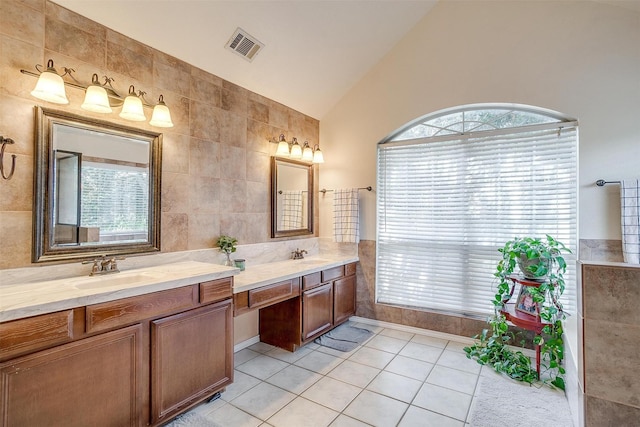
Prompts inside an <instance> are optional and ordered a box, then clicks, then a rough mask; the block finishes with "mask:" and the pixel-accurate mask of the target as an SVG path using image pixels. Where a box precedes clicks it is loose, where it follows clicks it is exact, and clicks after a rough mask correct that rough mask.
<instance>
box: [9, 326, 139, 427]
mask: <svg viewBox="0 0 640 427" xmlns="http://www.w3.org/2000/svg"><path fill="white" fill-rule="evenodd" d="M142 335H143V333H142V325H140V324H138V325H133V326H129V327H126V328H122V329H118V330H115V331H110V332H106V333H104V334H100V335H96V336H93V337H90V338H86V339H83V340H79V341H75V342H71V343H69V344H64V345H60V346H58V347H54V348H51V349H47V350H42V351H38V352H36V353H33V354H30V355H27V356H22V357H18V358H16V359H12V360H10V361H8V362H4V363H2V364H0V390H1V391H0V394H1V396H2V397H1V403H0V405H1V406H0V424H1V425H2V426H6V427H9V426H11V427H21V426H24V427H29V426H49V425H64V426H65V427H72V426H78V427H86V426H138V425H140V421H141V420H140V410H141V407H140V403H141V401H142V394H143V392H144V391H143V387H142V377H141V373H142V364H143V357H142V354H143V345H142Z"/></svg>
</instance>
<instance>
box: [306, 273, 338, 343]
mask: <svg viewBox="0 0 640 427" xmlns="http://www.w3.org/2000/svg"><path fill="white" fill-rule="evenodd" d="M332 324H333V284H331V283H327V284H324V285H322V286H319V287H317V288H314V289H311V290H309V291H305V292H304V293H303V294H302V340H303V341H306V340H308V339H310V338H312V337H314V336H315V335H319V334H320V333H322V332H324V331H326V330H329V329H330V328H331V326H332Z"/></svg>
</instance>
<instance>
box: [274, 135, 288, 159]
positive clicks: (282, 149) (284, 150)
mask: <svg viewBox="0 0 640 427" xmlns="http://www.w3.org/2000/svg"><path fill="white" fill-rule="evenodd" d="M277 142H278V149H277V150H276V156H280V157H289V143H288V142H287V141H286V140H285V139H284V135H283V134H280V139H279V140H278V141H277Z"/></svg>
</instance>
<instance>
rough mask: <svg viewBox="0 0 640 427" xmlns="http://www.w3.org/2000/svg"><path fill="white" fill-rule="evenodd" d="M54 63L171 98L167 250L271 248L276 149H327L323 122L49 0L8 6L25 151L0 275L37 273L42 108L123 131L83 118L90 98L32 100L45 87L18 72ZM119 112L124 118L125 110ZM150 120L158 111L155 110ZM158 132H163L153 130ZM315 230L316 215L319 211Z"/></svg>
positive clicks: (84, 76) (6, 28)
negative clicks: (301, 144)
mask: <svg viewBox="0 0 640 427" xmlns="http://www.w3.org/2000/svg"><path fill="white" fill-rule="evenodd" d="M48 59H53V60H54V64H55V66H56V67H57V68H58V71H60V70H61V68H62V67H68V68H73V69H74V70H75V73H74V75H75V77H76V78H77V79H78V80H79V81H81V82H84V83H88V82H90V80H91V75H92V74H93V73H98V75H100V76H102V75H108V76H110V77H112V78H114V79H115V81H114V83H113V86H114V87H115V88H116V90H117V91H118V92H120V93H126V92H127V90H128V87H129V85H134V86H135V87H136V89H140V90H144V91H145V92H147V98H148V99H149V100H156V99H158V97H159V95H160V94H162V95H164V100H165V102H166V103H167V105H168V106H169V107H170V108H171V113H172V119H173V121H174V124H175V127H173V128H171V129H168V130H166V131H165V132H164V141H163V161H162V241H161V246H162V251H163V252H176V251H185V250H195V249H204V248H211V247H212V246H213V244H214V242H215V239H216V238H217V237H218V236H219V235H220V234H229V235H233V236H236V237H237V238H238V240H239V242H240V244H254V243H263V242H269V241H270V237H269V215H270V213H269V198H268V197H269V185H270V184H269V183H270V170H269V156H270V153H273V152H274V151H275V144H269V143H268V140H269V139H271V138H273V137H277V136H278V135H279V134H281V133H284V134H285V136H286V137H287V139H291V137H293V136H295V137H297V138H298V140H302V141H305V140H308V141H309V143H310V144H311V145H312V146H313V144H316V143H318V142H319V123H318V121H317V120H316V119H314V118H311V117H309V116H306V115H304V114H302V113H300V112H297V111H294V110H292V109H291V108H288V107H287V106H285V105H282V104H279V103H277V102H275V101H273V100H270V99H267V98H265V97H263V96H260V95H259V94H256V93H253V92H250V91H248V90H246V89H244V88H242V87H239V86H237V85H235V84H233V83H232V82H230V81H226V80H223V79H221V78H219V77H217V76H215V75H212V74H209V73H207V72H205V71H203V70H201V69H198V68H196V67H194V66H192V65H189V64H187V63H185V62H183V61H180V60H179V59H177V58H175V57H172V56H169V55H167V54H164V53H162V52H160V51H158V50H155V49H152V48H150V47H149V46H146V45H144V44H142V43H139V42H137V41H135V40H133V39H131V38H128V37H126V36H123V35H122V34H119V33H117V32H115V31H112V30H110V29H108V28H106V27H104V26H102V25H99V24H97V23H96V22H93V21H91V20H89V19H86V18H84V17H82V16H80V15H77V14H75V13H73V12H70V11H68V10H67V9H64V8H62V7H60V6H58V5H56V4H54V3H51V2H49V1H45V0H22V1H19V0H2V1H1V2H0V135H3V136H5V137H9V138H12V139H13V140H14V141H16V144H14V145H12V146H9V147H8V148H7V154H8V155H9V154H16V155H17V165H16V172H15V175H14V177H13V179H12V180H10V181H2V182H0V241H1V242H2V244H1V245H0V269H7V268H17V267H25V266H29V265H31V226H32V214H33V212H32V205H33V188H32V186H33V172H34V171H33V155H34V142H33V141H34V119H33V117H34V105H42V106H44V107H48V108H55V109H60V110H64V111H68V112H72V113H76V114H82V115H85V116H92V117H95V118H98V119H102V120H108V121H113V122H118V123H122V124H126V125H128V126H135V127H140V128H148V126H149V125H148V124H147V123H143V124H139V123H138V122H128V121H122V120H121V119H120V118H119V117H118V115H117V114H115V113H112V114H109V115H100V114H95V113H89V112H86V111H84V110H81V109H80V104H81V103H82V99H83V97H84V91H83V90H80V89H73V88H67V96H68V98H69V100H70V104H69V105H65V106H57V105H54V104H49V103H46V102H43V101H40V100H37V99H35V98H33V97H32V96H31V95H30V91H31V90H32V89H33V88H34V86H35V83H36V79H35V78H33V77H31V76H28V75H25V74H22V73H20V69H25V70H31V71H33V70H34V65H35V64H46V63H47V60H48ZM116 111H117V110H116ZM146 113H147V114H148V115H150V111H146ZM149 129H154V128H149ZM314 216H315V218H316V221H317V216H318V215H317V211H316V212H314Z"/></svg>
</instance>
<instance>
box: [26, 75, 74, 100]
mask: <svg viewBox="0 0 640 427" xmlns="http://www.w3.org/2000/svg"><path fill="white" fill-rule="evenodd" d="M31 95H33V96H35V97H36V98H38V99H42V100H43V101H48V102H53V103H55V104H68V103H69V100H68V99H67V94H66V93H65V90H64V81H63V80H62V77H60V76H59V75H58V74H57V73H56V72H55V70H54V69H53V68H49V69H47V71H43V72H42V73H41V74H40V77H38V83H36V87H35V89H33V90H32V91H31Z"/></svg>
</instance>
